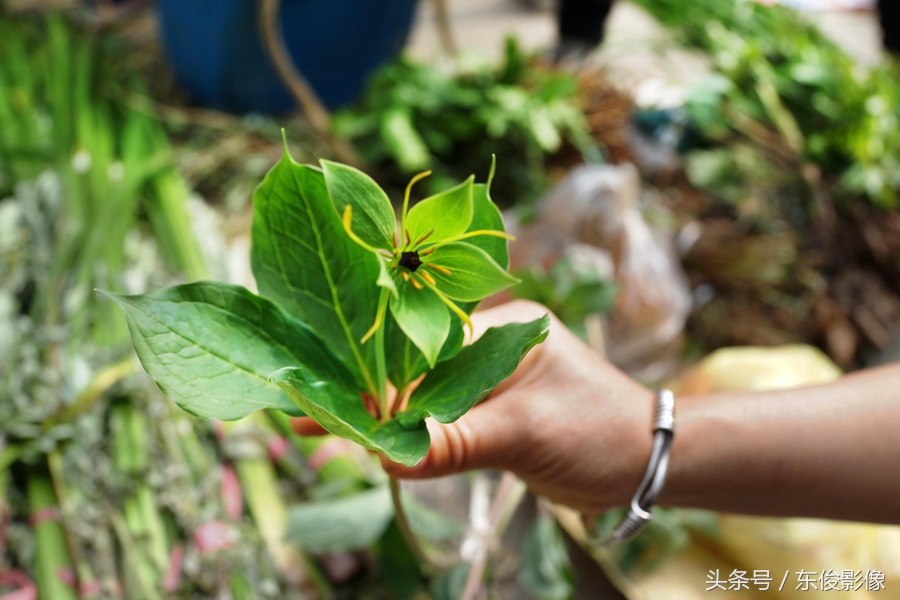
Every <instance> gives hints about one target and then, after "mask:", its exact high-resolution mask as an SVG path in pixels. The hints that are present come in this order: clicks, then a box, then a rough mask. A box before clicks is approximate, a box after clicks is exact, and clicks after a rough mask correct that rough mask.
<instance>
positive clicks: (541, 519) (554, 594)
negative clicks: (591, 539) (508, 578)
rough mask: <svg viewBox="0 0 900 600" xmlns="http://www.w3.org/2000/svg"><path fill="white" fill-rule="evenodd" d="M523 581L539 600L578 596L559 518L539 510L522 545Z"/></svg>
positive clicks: (565, 599)
mask: <svg viewBox="0 0 900 600" xmlns="http://www.w3.org/2000/svg"><path fill="white" fill-rule="evenodd" d="M519 582H520V583H521V584H522V587H524V588H525V589H526V590H527V591H528V592H529V593H530V596H531V597H532V598H535V600H569V599H570V598H573V597H574V594H575V588H574V586H573V575H572V561H571V560H570V559H569V552H568V550H567V549H566V542H565V539H564V538H563V535H562V532H561V531H560V530H559V526H558V525H557V524H556V520H555V519H554V518H553V516H552V515H550V514H539V515H538V517H537V519H535V521H534V525H533V526H532V528H531V531H529V532H528V536H527V537H526V538H525V543H524V545H523V547H522V565H521V568H520V570H519Z"/></svg>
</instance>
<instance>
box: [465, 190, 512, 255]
mask: <svg viewBox="0 0 900 600" xmlns="http://www.w3.org/2000/svg"><path fill="white" fill-rule="evenodd" d="M472 200H473V202H472V206H473V207H474V214H473V215H472V222H471V223H470V224H469V229H468V230H467V231H489V230H493V231H506V228H505V226H504V223H503V216H502V215H501V213H500V209H499V208H497V205H496V204H494V202H493V200H491V192H490V184H489V183H488V184H484V183H477V184H475V185H474V186H473V187H472ZM466 241H467V242H468V243H469V244H472V245H473V246H476V247H478V248H481V249H482V250H484V251H485V252H487V253H488V256H490V257H491V258H493V259H494V261H495V262H496V263H497V264H498V265H500V266H501V267H503V268H504V269H507V268H509V242H508V241H507V240H505V239H503V238H500V237H496V236H493V235H479V236H476V237H472V238H468V239H467V240H466Z"/></svg>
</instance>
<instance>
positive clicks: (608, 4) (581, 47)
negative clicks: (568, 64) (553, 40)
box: [554, 0, 613, 61]
mask: <svg viewBox="0 0 900 600" xmlns="http://www.w3.org/2000/svg"><path fill="white" fill-rule="evenodd" d="M612 4H613V0H559V3H558V5H557V10H556V17H557V23H556V24H557V35H558V38H557V45H556V49H555V52H554V60H556V61H563V60H571V59H574V60H580V59H582V58H584V57H585V56H587V54H588V53H589V52H590V51H591V50H593V49H594V48H596V47H597V46H599V45H600V44H601V43H602V42H603V34H604V28H605V26H606V18H607V17H608V16H609V11H610V9H611V8H612Z"/></svg>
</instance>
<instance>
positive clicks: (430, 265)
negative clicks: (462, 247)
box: [428, 263, 453, 275]
mask: <svg viewBox="0 0 900 600" xmlns="http://www.w3.org/2000/svg"><path fill="white" fill-rule="evenodd" d="M428 268H429V269H434V270H435V271H437V272H439V273H443V274H444V275H452V274H453V271H451V270H450V269H448V268H447V267H442V266H441V265H436V264H434V263H428Z"/></svg>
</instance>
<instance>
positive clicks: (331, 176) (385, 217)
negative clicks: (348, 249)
mask: <svg viewBox="0 0 900 600" xmlns="http://www.w3.org/2000/svg"><path fill="white" fill-rule="evenodd" d="M322 169H323V170H324V172H325V185H326V186H328V194H329V195H330V196H331V201H332V202H333V203H334V207H335V208H336V209H337V214H339V215H343V214H344V209H345V208H346V207H347V206H351V207H353V225H352V228H353V233H355V234H356V235H358V236H359V237H360V239H361V240H362V241H364V242H365V243H367V244H369V245H370V246H372V247H374V248H391V247H393V240H394V233H395V231H396V228H397V224H396V223H397V220H396V216H395V215H394V209H393V207H392V206H391V201H390V199H389V198H388V197H387V194H385V193H384V190H382V189H381V187H379V185H378V184H377V183H375V180H374V179H372V178H371V177H369V176H368V175H366V174H365V173H363V172H362V171H360V170H359V169H356V168H354V167H351V166H348V165H342V164H340V163H336V162H331V161H330V160H323V161H322Z"/></svg>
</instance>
